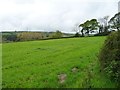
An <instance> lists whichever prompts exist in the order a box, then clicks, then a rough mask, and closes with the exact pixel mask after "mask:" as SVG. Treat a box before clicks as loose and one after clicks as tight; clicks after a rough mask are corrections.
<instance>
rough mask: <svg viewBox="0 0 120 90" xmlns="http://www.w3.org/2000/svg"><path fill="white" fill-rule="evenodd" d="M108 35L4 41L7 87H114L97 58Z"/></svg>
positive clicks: (3, 64)
mask: <svg viewBox="0 0 120 90" xmlns="http://www.w3.org/2000/svg"><path fill="white" fill-rule="evenodd" d="M105 38H106V37H84V38H70V39H69V38H67V39H55V40H41V41H28V42H16V43H4V44H3V45H2V87H3V88H102V87H103V88H112V87H113V88H114V87H115V83H114V82H112V81H110V79H109V78H108V77H107V76H105V74H104V73H103V72H101V70H100V65H99V61H98V59H97V56H98V53H99V50H100V48H101V47H102V45H103V43H104V40H105Z"/></svg>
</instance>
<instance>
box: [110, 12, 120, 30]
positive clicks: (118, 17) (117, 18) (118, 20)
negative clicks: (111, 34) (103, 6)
mask: <svg viewBox="0 0 120 90" xmlns="http://www.w3.org/2000/svg"><path fill="white" fill-rule="evenodd" d="M109 24H110V27H111V28H113V29H117V30H118V31H119V30H120V12H119V13H117V14H115V15H114V16H113V17H112V18H111V19H110V21H109Z"/></svg>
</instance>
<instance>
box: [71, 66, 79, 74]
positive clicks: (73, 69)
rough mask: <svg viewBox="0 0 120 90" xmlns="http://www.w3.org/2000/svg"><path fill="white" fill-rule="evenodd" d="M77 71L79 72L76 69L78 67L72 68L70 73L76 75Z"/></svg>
mask: <svg viewBox="0 0 120 90" xmlns="http://www.w3.org/2000/svg"><path fill="white" fill-rule="evenodd" d="M78 70H79V68H78V67H74V68H72V70H71V71H72V72H73V73H76V72H78Z"/></svg>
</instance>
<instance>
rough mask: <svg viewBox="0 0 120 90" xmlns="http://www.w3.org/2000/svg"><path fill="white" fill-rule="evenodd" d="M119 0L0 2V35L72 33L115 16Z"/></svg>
mask: <svg viewBox="0 0 120 90" xmlns="http://www.w3.org/2000/svg"><path fill="white" fill-rule="evenodd" d="M118 1H119V0H0V31H15V30H16V31H20V30H29V31H34V30H35V31H37V30H42V31H56V30H61V31H63V32H72V31H73V29H74V27H75V26H76V25H78V24H80V23H83V22H84V21H86V20H88V19H92V18H96V19H98V18H102V17H104V16H106V15H109V16H110V17H112V16H114V14H115V13H117V12H118Z"/></svg>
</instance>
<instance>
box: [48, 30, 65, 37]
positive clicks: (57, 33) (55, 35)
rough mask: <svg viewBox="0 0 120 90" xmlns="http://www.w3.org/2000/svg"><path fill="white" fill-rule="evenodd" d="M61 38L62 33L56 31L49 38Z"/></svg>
mask: <svg viewBox="0 0 120 90" xmlns="http://www.w3.org/2000/svg"><path fill="white" fill-rule="evenodd" d="M62 36H63V34H62V32H61V31H58V30H57V31H56V32H54V33H52V34H51V36H50V37H51V38H61V37H62Z"/></svg>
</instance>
